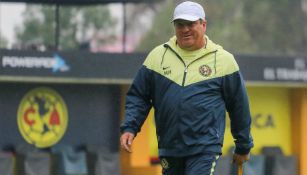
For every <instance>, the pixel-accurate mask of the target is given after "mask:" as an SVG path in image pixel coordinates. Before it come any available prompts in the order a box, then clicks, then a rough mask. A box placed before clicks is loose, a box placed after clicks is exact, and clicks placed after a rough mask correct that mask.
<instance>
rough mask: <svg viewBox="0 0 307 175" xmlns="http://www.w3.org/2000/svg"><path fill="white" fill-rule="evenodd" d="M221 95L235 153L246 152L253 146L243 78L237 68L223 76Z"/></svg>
mask: <svg viewBox="0 0 307 175" xmlns="http://www.w3.org/2000/svg"><path fill="white" fill-rule="evenodd" d="M223 95H224V100H225V104H226V109H227V111H228V114H229V117H230V123H231V133H232V136H233V137H234V139H235V145H236V147H235V153H237V154H247V153H249V152H250V149H251V148H252V147H253V139H252V137H251V134H250V127H251V115H250V110H249V104H248V97H247V93H246V88H245V85H244V80H243V78H242V75H241V73H240V71H239V70H237V71H235V72H233V73H231V74H229V75H226V76H225V77H224V78H223Z"/></svg>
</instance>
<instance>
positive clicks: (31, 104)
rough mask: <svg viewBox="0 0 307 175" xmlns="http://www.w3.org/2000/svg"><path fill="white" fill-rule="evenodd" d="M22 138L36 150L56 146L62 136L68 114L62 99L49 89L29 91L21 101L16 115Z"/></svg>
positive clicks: (41, 88)
mask: <svg viewBox="0 0 307 175" xmlns="http://www.w3.org/2000/svg"><path fill="white" fill-rule="evenodd" d="M17 121H18V128H19V131H20V132H21V134H22V136H23V138H24V139H25V140H26V141H27V142H28V143H30V144H33V145H35V146H36V147H38V148H46V147H50V146H52V145H54V144H56V143H57V142H58V141H59V140H60V139H61V138H62V137H63V135H64V133H65V131H66V128H67V123H68V114H67V107H66V104H65V102H64V100H63V99H62V97H61V96H60V95H59V94H58V93H57V92H56V91H54V90H52V89H50V88H45V87H40V88H36V89H33V90H31V91H29V92H28V93H27V94H26V95H25V96H24V97H23V98H22V100H21V102H20V105H19V107H18V113H17Z"/></svg>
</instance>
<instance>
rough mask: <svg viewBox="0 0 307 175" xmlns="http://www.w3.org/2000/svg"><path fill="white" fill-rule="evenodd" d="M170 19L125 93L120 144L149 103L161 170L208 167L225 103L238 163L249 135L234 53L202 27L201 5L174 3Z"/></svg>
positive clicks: (216, 151)
mask: <svg viewBox="0 0 307 175" xmlns="http://www.w3.org/2000/svg"><path fill="white" fill-rule="evenodd" d="M172 22H173V24H174V28H175V32H176V36H174V37H172V38H171V39H170V40H169V41H168V42H167V43H165V44H163V45H160V46H158V47H156V48H154V49H153V50H152V51H151V52H150V53H149V55H148V56H147V58H146V60H145V62H144V64H143V66H142V67H141V68H140V70H139V71H138V73H137V75H136V77H135V79H134V82H133V84H132V85H131V87H130V89H129V91H128V93H127V98H126V116H125V120H124V122H123V124H122V125H121V132H122V135H121V138H120V142H121V146H122V148H123V149H125V150H126V151H128V152H131V145H132V142H133V139H134V137H135V136H136V135H137V133H138V132H139V131H140V128H141V126H142V124H143V122H144V121H145V119H146V116H147V114H148V112H149V110H150V108H151V107H152V106H153V107H154V109H155V122H156V129H157V131H156V132H157V139H158V147H159V156H160V159H161V165H162V167H163V175H209V174H213V173H214V168H215V164H216V161H217V159H218V157H219V155H220V154H221V148H222V145H223V140H224V131H225V113H226V110H227V111H228V113H229V117H230V120H231V132H232V135H233V137H234V139H235V145H236V147H235V151H234V155H233V162H234V163H235V164H243V163H244V162H245V161H247V160H248V159H249V152H250V149H251V148H252V147H253V140H252V137H251V135H250V125H251V117H250V111H249V105H248V98H247V95H246V90H245V85H244V82H243V79H242V76H241V74H240V72H239V67H238V65H237V63H236V61H235V59H234V58H233V55H232V54H230V53H228V52H227V51H225V50H223V48H222V47H221V46H219V45H216V44H214V43H213V42H212V41H211V40H210V39H209V38H208V37H207V36H206V35H205V32H206V27H207V22H206V19H205V12H204V10H203V8H202V6H201V5H199V4H197V3H195V2H190V1H186V2H183V3H181V4H179V5H178V6H177V7H176V8H175V11H174V16H173V20H172Z"/></svg>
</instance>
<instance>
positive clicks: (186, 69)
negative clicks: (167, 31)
mask: <svg viewBox="0 0 307 175" xmlns="http://www.w3.org/2000/svg"><path fill="white" fill-rule="evenodd" d="M164 46H166V47H168V48H169V49H170V50H171V51H172V52H174V53H175V55H176V56H177V57H178V58H179V60H180V61H181V62H182V63H183V65H184V74H183V80H182V86H184V84H185V79H186V76H187V74H188V67H189V66H190V65H191V64H192V63H194V62H195V61H197V60H200V59H201V58H203V57H205V56H207V55H209V54H211V53H214V52H217V50H214V51H211V52H208V53H206V54H205V55H203V56H201V57H199V58H197V59H195V60H194V61H192V62H191V63H190V64H188V65H186V64H185V62H184V61H183V59H182V58H181V56H180V55H178V53H177V52H176V51H175V50H174V49H173V48H172V47H170V46H169V45H167V44H165V45H164Z"/></svg>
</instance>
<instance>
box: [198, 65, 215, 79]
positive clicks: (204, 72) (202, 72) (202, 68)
mask: <svg viewBox="0 0 307 175" xmlns="http://www.w3.org/2000/svg"><path fill="white" fill-rule="evenodd" d="M199 73H200V75H202V76H204V77H208V76H210V75H211V73H212V70H211V68H210V67H209V66H208V65H201V66H200V67H199Z"/></svg>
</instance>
